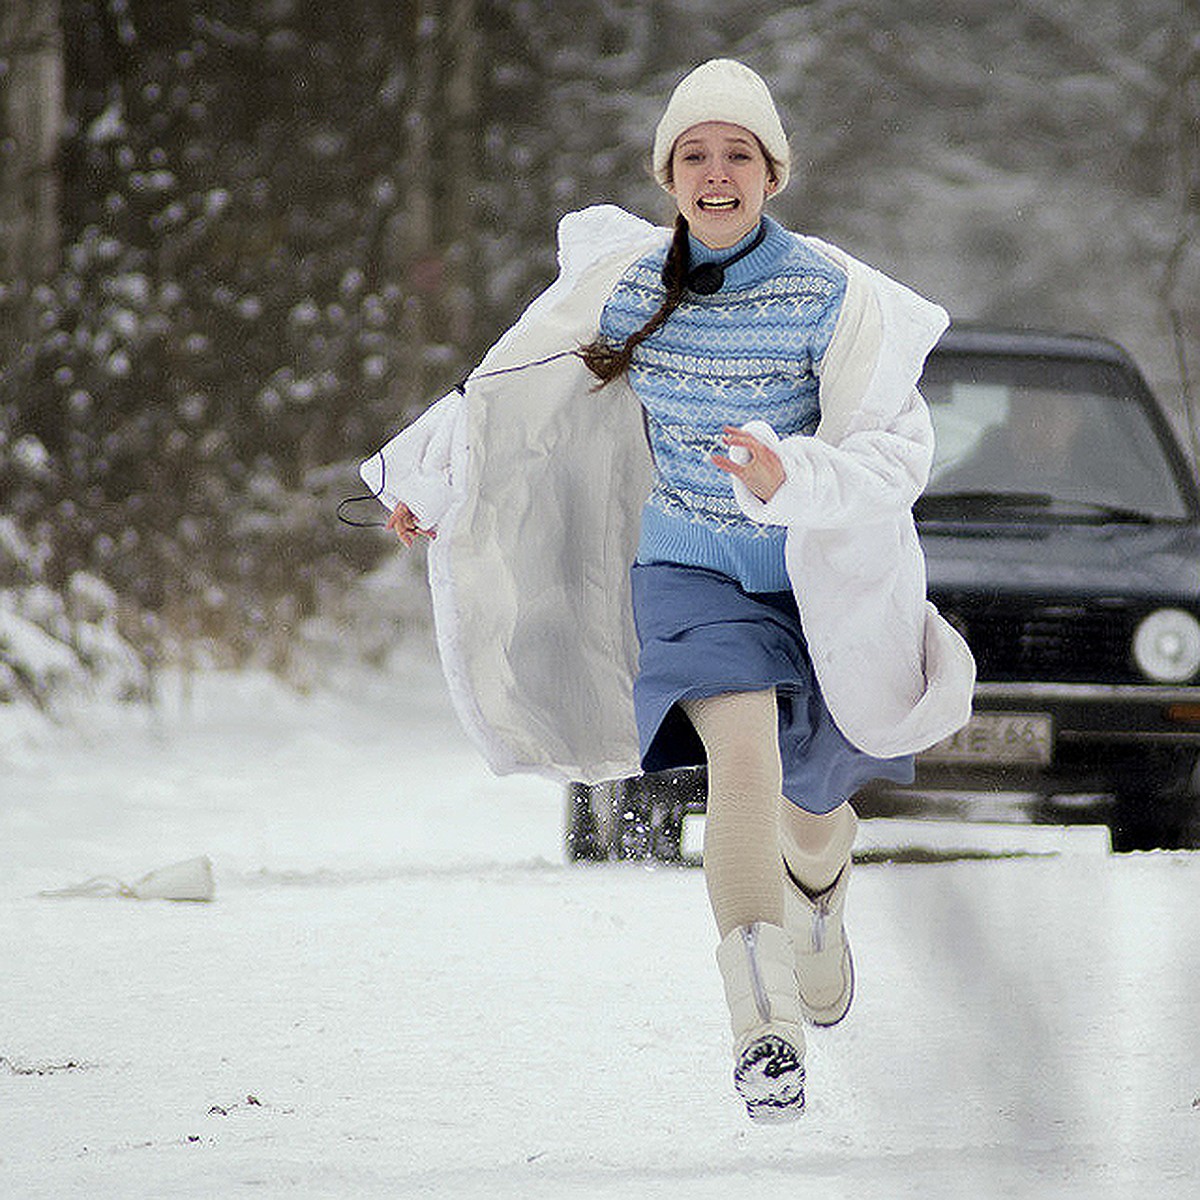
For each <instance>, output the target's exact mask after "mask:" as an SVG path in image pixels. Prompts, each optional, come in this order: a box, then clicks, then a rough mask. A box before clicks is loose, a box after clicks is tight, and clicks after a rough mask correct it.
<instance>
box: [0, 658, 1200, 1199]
mask: <svg viewBox="0 0 1200 1200" xmlns="http://www.w3.org/2000/svg"><path fill="white" fill-rule="evenodd" d="M167 692H168V694H167V697H166V699H165V700H164V702H163V704H162V705H161V706H160V708H159V711H158V713H157V714H156V715H155V716H154V717H153V718H149V717H147V716H146V715H145V714H141V715H138V714H129V713H124V714H122V713H120V712H118V711H116V710H114V709H96V710H93V711H91V712H89V714H88V719H87V723H86V725H84V726H82V727H79V728H75V729H74V730H73V731H71V732H68V731H66V730H63V731H60V732H59V733H57V734H56V735H54V736H52V737H46V736H45V735H43V736H42V738H41V740H40V743H39V744H36V745H32V746H30V745H28V744H26V743H24V742H21V741H19V740H18V739H16V738H15V737H13V736H9V737H8V738H7V739H4V738H0V744H5V743H7V749H6V751H5V757H3V758H0V963H2V964H3V966H2V968H0V1196H3V1197H5V1198H6V1200H7V1198H8V1197H12V1198H13V1200H26V1198H32V1197H54V1198H56V1200H59V1198H65V1197H88V1198H89V1200H104V1198H108V1197H113V1198H120V1200H130V1198H141V1197H146V1198H151V1197H153V1198H158V1197H163V1198H166V1197H171V1198H175V1197H231V1196H238V1195H243V1194H244V1195H253V1196H293V1197H376V1196H378V1197H385V1196H386V1197H410V1196H438V1197H443V1196H444V1197H455V1200H475V1198H480V1200H483V1198H486V1200H499V1198H507V1197H520V1198H522V1200H524V1198H527V1197H528V1198H540V1197H546V1198H547V1200H550V1198H551V1197H553V1198H554V1200H569V1198H572V1197H587V1198H589V1200H590V1198H593V1197H594V1198H605V1200H608V1198H616V1197H621V1198H625V1197H631V1198H633V1197H636V1198H643V1197H663V1198H666V1197H670V1198H672V1200H677V1198H685V1200H686V1198H690V1197H697V1198H708V1197H714V1198H715V1197H722V1198H726V1197H736V1196H742V1195H745V1196H747V1197H749V1196H753V1197H755V1198H756V1200H765V1198H774V1197H781V1198H782V1197H787V1198H788V1200H796V1198H798V1197H810V1198H813V1200H826V1198H831V1200H832V1198H839V1197H854V1200H871V1198H875V1197H878V1198H881V1200H883V1198H886V1200H894V1198H900V1197H909V1196H912V1197H917V1196H920V1197H972V1198H975V1197H1001V1196H1004V1197H1026V1196H1028V1197H1038V1198H1039V1200H1040V1198H1041V1197H1079V1198H1080V1200H1083V1198H1084V1197H1086V1198H1087V1200H1096V1198H1097V1197H1102V1198H1109V1197H1111V1198H1114V1200H1116V1198H1120V1200H1124V1198H1126V1197H1133V1196H1154V1197H1156V1198H1158V1197H1170V1198H1173V1197H1184V1196H1188V1197H1190V1196H1192V1195H1194V1194H1195V1189H1196V1178H1197V1176H1198V1175H1200V1003H1198V1001H1197V985H1196V979H1197V967H1198V966H1200V855H1195V854H1155V855H1134V856H1128V857H1113V856H1110V855H1107V854H1106V853H1105V852H1104V846H1103V839H1102V838H1099V837H1095V836H1089V835H1087V834H1086V833H1083V834H1080V833H1078V832H1077V833H1075V834H1072V835H1070V836H1068V835H1064V834H1062V833H1061V832H1059V831H1054V830H1032V829H1024V830H1022V829H1016V830H1001V831H996V830H994V829H991V830H972V829H970V828H958V829H952V830H947V829H946V828H944V827H938V828H927V829H921V828H917V829H916V830H914V829H913V827H911V826H910V827H904V828H902V829H901V828H897V827H892V826H887V825H883V824H877V823H864V829H863V840H864V843H870V842H872V841H874V842H875V843H880V842H887V841H888V840H889V839H896V838H903V837H908V836H912V835H913V834H914V833H915V835H916V836H918V837H920V838H927V839H933V838H935V837H936V836H939V835H940V836H941V837H943V838H944V837H951V838H954V839H957V840H959V841H962V842H963V843H964V844H971V842H972V839H974V840H975V842H976V843H977V844H983V845H994V844H997V839H998V840H999V844H1001V845H1006V846H1010V847H1012V848H1015V849H1024V850H1034V851H1041V852H1044V853H1041V854H1038V855H1036V856H1028V857H1015V858H997V859H994V860H985V861H958V862H954V861H952V862H946V863H939V864H932V865H911V866H897V865H868V866H860V867H859V869H858V871H857V874H856V878H855V885H854V888H853V891H852V900H851V904H852V912H851V920H852V926H851V928H852V935H853V939H854V943H855V953H856V959H857V962H858V968H859V976H860V990H859V995H858V999H857V1001H856V1004H855V1008H854V1010H853V1013H852V1015H851V1017H850V1018H849V1019H848V1021H847V1022H846V1024H845V1025H844V1026H841V1027H839V1028H837V1029H833V1030H826V1031H816V1032H813V1033H812V1034H811V1036H810V1039H809V1060H808V1075H809V1087H808V1090H809V1112H808V1113H807V1115H806V1116H805V1118H804V1119H803V1120H802V1121H800V1122H799V1123H797V1124H796V1125H793V1126H787V1127H782V1128H774V1129H760V1128H756V1127H752V1126H750V1125H749V1123H748V1122H747V1121H746V1119H745V1117H744V1115H743V1112H742V1109H741V1105H740V1102H739V1101H738V1100H737V1099H736V1097H735V1095H734V1093H733V1090H732V1087H731V1085H730V1082H729V1062H728V1046H727V1032H726V1018H725V1015H724V1012H723V1006H722V1001H721V995H720V984H719V980H718V977H717V974H716V970H715V967H714V965H713V960H712V953H713V948H714V935H713V930H712V927H711V923H710V917H709V915H708V910H707V904H706V900H705V895H704V885H703V878H702V875H701V873H700V872H699V871H697V870H691V869H686V868H680V869H675V868H665V867H660V868H657V869H654V868H647V867H643V866H637V865H629V864H608V865H591V866H570V865H567V864H565V863H564V862H563V859H562V854H561V849H560V841H561V811H560V807H561V806H560V803H559V791H558V789H557V788H556V787H554V786H553V785H551V784H548V783H545V782H542V781H537V780H533V781H531V780H528V779H503V780H498V779H494V778H492V777H491V776H489V775H488V774H487V772H486V770H485V769H484V768H483V767H482V765H481V764H480V761H479V760H478V758H477V757H476V756H475V754H474V753H473V751H472V750H471V749H470V748H469V747H468V746H467V744H466V743H465V741H464V739H463V738H462V736H461V734H460V733H459V732H458V730H457V727H456V726H455V725H454V723H453V718H452V717H451V716H450V714H449V710H448V707H447V703H446V700H445V697H444V694H443V692H442V690H441V687H440V684H439V683H438V680H437V677H436V673H435V671H434V669H433V667H432V665H431V664H430V663H429V662H428V659H427V657H426V656H424V655H423V654H422V653H420V652H414V655H413V657H412V661H411V663H410V664H409V665H408V666H407V667H406V668H405V670H404V671H403V673H402V677H401V678H393V679H391V680H390V681H386V680H382V679H379V678H374V679H370V678H366V677H364V678H361V679H359V680H357V681H355V683H354V685H353V686H351V685H350V684H348V683H346V682H343V683H342V684H341V685H340V687H338V688H335V689H333V690H331V691H328V692H324V693H321V694H320V695H317V696H314V697H312V698H309V699H303V698H299V697H296V696H294V695H291V694H289V693H287V692H285V691H284V690H282V689H281V688H280V687H279V686H278V685H276V684H274V683H273V682H271V681H270V680H267V679H265V678H263V677H258V676H248V677H246V676H243V677H237V676H233V677H229V676H219V675H217V676H209V677H202V678H200V679H199V680H197V682H196V685H195V692H194V696H193V699H192V701H191V703H190V704H189V705H187V706H183V705H181V704H180V703H179V702H178V698H177V692H178V689H176V688H175V687H174V686H172V687H171V688H168V689H167ZM199 854H207V855H209V856H210V857H211V859H212V861H213V863H214V866H215V869H216V888H217V892H216V900H215V902H214V903H212V904H173V903H170V902H163V901H147V902H140V901H135V900H127V899H121V898H90V899H61V898H55V899H51V898H47V897H44V896H39V895H38V893H39V892H40V891H42V890H44V889H54V888H60V887H63V886H65V885H68V884H72V883H78V882H81V881H82V880H84V879H87V878H89V877H91V876H98V875H111V876H115V877H116V878H119V879H123V880H126V881H132V880H133V879H134V878H136V877H137V876H139V875H142V874H143V873H145V872H146V871H148V870H150V869H151V868H153V867H158V866H161V865H163V864H166V863H169V862H172V861H174V860H176V859H182V858H187V857H190V856H192V855H199Z"/></svg>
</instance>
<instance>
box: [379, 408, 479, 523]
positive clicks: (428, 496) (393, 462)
mask: <svg viewBox="0 0 1200 1200" xmlns="http://www.w3.org/2000/svg"><path fill="white" fill-rule="evenodd" d="M462 415H463V396H462V394H461V393H459V392H457V391H454V392H450V393H448V394H447V395H445V396H443V397H442V398H441V399H440V400H438V401H436V402H435V403H433V404H431V405H430V406H429V407H428V408H427V409H426V410H425V411H424V412H423V413H422V414H421V416H420V417H418V418H417V419H416V420H415V421H414V422H413V423H412V424H411V425H409V426H408V427H407V428H405V429H402V430H401V431H400V432H399V433H398V434H396V436H395V437H394V438H392V439H391V441H389V442H386V443H385V444H384V445H382V446H381V447H380V448H379V449H378V450H376V451H375V453H374V454H372V455H371V457H370V458H368V459H367V460H366V461H365V462H363V463H362V465H361V466H360V467H359V474H360V475H361V476H362V479H363V482H364V483H365V484H366V485H367V487H369V488H370V489H371V492H372V494H373V495H374V496H375V497H376V499H378V500H379V502H380V504H382V505H383V506H384V508H386V509H387V510H388V511H389V512H390V511H391V510H392V509H394V508H395V507H396V505H397V504H399V503H400V502H401V501H403V502H404V503H405V504H407V505H408V507H409V508H410V509H412V511H413V515H414V516H415V517H416V518H417V521H418V522H419V524H420V525H421V527H422V528H423V529H433V528H436V527H437V524H438V522H439V521H440V520H441V519H442V517H443V515H444V514H445V512H446V510H447V509H448V508H449V507H450V501H451V499H452V497H453V484H454V453H453V450H454V442H455V438H456V435H457V432H458V431H459V429H460V427H461V421H462Z"/></svg>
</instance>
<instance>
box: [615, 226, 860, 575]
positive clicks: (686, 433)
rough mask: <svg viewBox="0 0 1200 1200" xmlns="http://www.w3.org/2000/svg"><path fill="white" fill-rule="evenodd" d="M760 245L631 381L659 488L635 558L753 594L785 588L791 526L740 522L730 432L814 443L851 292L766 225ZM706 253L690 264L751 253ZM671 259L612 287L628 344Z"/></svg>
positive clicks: (689, 312) (671, 325)
mask: <svg viewBox="0 0 1200 1200" xmlns="http://www.w3.org/2000/svg"><path fill="white" fill-rule="evenodd" d="M763 220H764V222H765V223H766V226H767V235H766V238H765V239H764V240H763V242H762V244H761V245H760V246H758V247H757V248H756V249H755V250H753V251H752V252H751V253H749V254H748V255H747V256H746V257H745V258H743V259H741V260H740V261H738V262H736V263H734V264H732V265H731V266H729V267H728V268H727V269H726V272H725V283H724V286H723V287H722V288H721V289H720V291H718V292H716V293H715V294H714V295H711V296H699V295H695V294H694V293H692V292H688V294H687V296H686V298H685V299H684V301H683V303H682V304H680V306H679V307H678V308H677V309H676V310H675V311H674V312H673V313H672V314H671V316H670V317H669V318H668V320H667V321H666V323H665V324H664V325H663V326H662V328H661V329H659V330H658V331H657V332H656V333H654V334H653V336H651V337H649V338H647V340H646V341H645V342H643V343H642V344H641V345H640V346H639V347H638V348H637V350H636V351H635V353H634V356H633V363H632V365H631V367H630V373H629V379H630V383H631V384H632V386H633V389H634V391H635V392H636V393H637V395H638V398H639V399H640V400H641V402H642V405H643V406H644V408H645V410H646V414H647V429H648V433H649V438H650V447H651V450H652V451H653V454H654V487H653V490H652V492H651V494H650V498H649V500H648V501H647V503H646V507H645V509H644V511H643V513H642V536H641V544H640V546H639V548H638V561H639V562H674V563H683V564H685V565H688V566H698V567H707V568H710V569H712V570H716V571H720V572H722V573H723V574H725V575H729V576H731V577H732V578H734V579H736V580H737V581H738V582H739V583H740V584H741V585H742V587H743V588H745V589H746V590H747V591H751V592H771V591H785V590H787V589H788V588H789V587H790V584H789V581H788V575H787V568H786V566H785V563H784V542H785V539H786V530H784V529H783V528H782V527H781V526H777V525H759V524H756V523H755V522H753V521H751V520H749V519H748V518H747V517H746V516H744V515H743V513H742V511H741V509H740V508H739V507H738V504H737V501H736V500H735V498H734V495H733V486H732V483H731V481H730V478H729V476H728V475H726V474H725V473H724V472H722V471H721V470H719V469H718V468H717V467H716V466H714V465H713V463H712V458H711V456H712V454H713V453H714V452H720V453H724V452H725V449H726V447H725V444H724V441H723V440H722V436H721V431H722V428H723V427H724V426H725V425H744V424H745V423H746V422H747V421H749V420H752V419H753V418H759V419H760V420H764V421H766V422H767V423H768V424H770V425H771V426H772V427H773V428H774V429H775V431H776V432H777V433H778V434H779V435H780V436H781V437H788V436H790V435H793V434H811V433H812V432H813V431H814V430H815V429H816V427H817V423H818V421H819V420H820V416H821V410H820V402H819V398H818V388H819V378H818V376H819V371H820V364H821V359H822V358H823V357H824V355H825V351H826V350H827V349H828V348H829V342H830V339H831V338H832V336H833V329H834V325H835V324H836V322H837V318H838V314H839V313H840V311H841V307H842V299H843V297H844V295H845V290H846V276H845V272H844V271H842V269H841V268H840V267H838V266H837V265H836V264H834V263H833V262H832V261H831V260H830V259H828V258H826V257H825V256H824V255H823V254H821V253H819V252H818V251H817V250H815V249H813V248H812V247H811V246H809V245H808V244H807V243H806V242H805V241H804V240H803V239H802V238H799V237H797V236H796V235H795V234H793V233H790V232H788V231H787V230H786V229H784V228H783V227H782V226H781V225H779V224H778V223H777V222H776V221H774V220H772V219H771V218H770V217H764V218H763ZM756 232H757V230H754V231H752V232H751V233H750V234H748V235H747V237H746V238H745V239H744V240H743V241H742V242H739V243H738V244H737V245H736V246H731V247H729V248H728V249H725V250H710V249H709V248H708V247H707V246H705V245H704V244H703V243H701V242H699V241H698V240H697V239H696V238H694V237H693V238H691V249H692V264H693V265H695V264H697V263H700V262H705V261H716V262H720V261H722V260H724V259H726V258H728V257H729V256H730V255H731V254H734V253H736V251H738V250H740V249H741V248H742V247H743V246H744V245H747V244H749V243H750V242H751V241H752V240H753V237H754V234H755V233H756ZM664 257H665V252H664V251H662V250H659V251H656V252H655V253H653V254H650V255H648V256H647V257H646V258H643V259H642V260H641V261H639V262H637V263H635V264H634V266H633V267H631V268H630V269H629V270H628V271H627V272H626V273H625V275H624V276H623V277H622V278H621V280H620V281H619V282H618V283H617V286H616V287H615V288H614V289H613V293H612V295H611V296H610V297H609V299H608V301H607V303H606V305H605V307H604V312H603V314H602V316H601V321H600V332H601V334H603V336H604V337H606V338H607V339H609V340H610V341H612V342H615V343H620V342H622V341H624V340H625V338H627V337H628V336H629V335H630V334H631V333H633V332H635V331H636V330H638V329H640V328H641V327H642V326H643V325H644V324H645V323H646V321H647V320H648V319H649V318H650V316H651V315H652V314H653V313H654V312H655V311H657V309H658V307H659V305H660V304H661V303H662V300H663V295H664V288H663V282H662V265H663V259H664Z"/></svg>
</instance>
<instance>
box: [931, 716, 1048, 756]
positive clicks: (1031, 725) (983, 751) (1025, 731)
mask: <svg viewBox="0 0 1200 1200" xmlns="http://www.w3.org/2000/svg"><path fill="white" fill-rule="evenodd" d="M1053 749H1054V725H1053V722H1052V721H1051V719H1050V717H1049V715H1048V714H1046V713H1016V712H1006V713H975V714H973V715H972V717H971V719H970V721H968V722H967V724H966V725H964V726H963V728H962V729H960V730H959V731H958V732H957V733H956V734H953V735H952V736H950V737H948V738H946V739H945V740H944V741H941V742H938V744H937V745H936V746H931V747H930V748H929V749H928V750H925V751H923V752H922V754H921V758H922V759H923V760H924V761H925V762H933V763H1039V764H1042V765H1045V764H1046V763H1049V762H1050V760H1051V757H1052V755H1053Z"/></svg>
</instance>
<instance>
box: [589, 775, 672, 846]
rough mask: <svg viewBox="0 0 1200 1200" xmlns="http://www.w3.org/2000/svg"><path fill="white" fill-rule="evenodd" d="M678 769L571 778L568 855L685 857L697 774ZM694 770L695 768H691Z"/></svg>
mask: <svg viewBox="0 0 1200 1200" xmlns="http://www.w3.org/2000/svg"><path fill="white" fill-rule="evenodd" d="M677 774H683V773H676V772H669V773H667V774H665V775H661V776H659V775H638V776H634V777H632V778H630V779H620V780H616V781H614V782H611V783H595V784H586V783H571V784H568V785H567V798H566V855H567V859H568V861H571V862H581V861H592V862H595V861H603V860H606V859H653V860H656V861H658V862H680V861H681V860H682V859H683V821H684V815H685V813H686V812H687V811H688V808H689V804H691V805H692V806H694V805H695V799H694V796H693V792H694V791H695V788H694V786H692V780H691V779H690V777H689V778H686V779H683V780H682V781H681V780H680V779H679V778H677V777H676V776H677ZM688 774H689V776H690V775H691V774H694V772H692V773H688Z"/></svg>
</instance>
